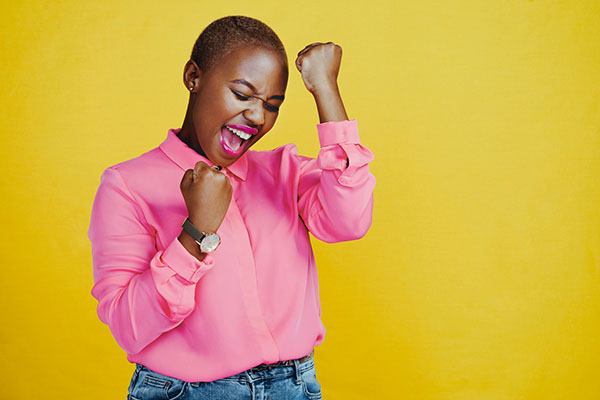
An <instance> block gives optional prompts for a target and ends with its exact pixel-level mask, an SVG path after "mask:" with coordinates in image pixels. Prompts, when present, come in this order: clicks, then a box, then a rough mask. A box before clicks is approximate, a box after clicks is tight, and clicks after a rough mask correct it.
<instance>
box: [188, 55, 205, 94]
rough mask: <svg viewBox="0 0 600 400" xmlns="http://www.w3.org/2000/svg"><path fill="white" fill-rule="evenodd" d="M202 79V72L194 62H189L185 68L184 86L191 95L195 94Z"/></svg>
mask: <svg viewBox="0 0 600 400" xmlns="http://www.w3.org/2000/svg"><path fill="white" fill-rule="evenodd" d="M201 79H202V71H200V68H199V67H198V65H197V64H196V63H195V62H194V61H193V60H191V59H190V60H188V62H187V63H185V66H184V67H183V84H184V85H185V87H186V89H187V90H188V92H190V93H195V92H196V91H197V90H198V87H199V85H200V80H201Z"/></svg>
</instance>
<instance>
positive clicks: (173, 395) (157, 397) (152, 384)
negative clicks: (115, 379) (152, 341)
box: [128, 367, 188, 400]
mask: <svg viewBox="0 0 600 400" xmlns="http://www.w3.org/2000/svg"><path fill="white" fill-rule="evenodd" d="M187 386H188V382H185V381H182V380H180V379H177V378H173V377H170V376H166V375H162V374H159V373H158V372H154V371H152V370H151V369H149V368H147V367H142V368H141V369H140V371H139V375H138V377H137V382H135V383H134V384H133V385H131V391H130V396H129V397H128V399H131V400H175V399H178V398H181V397H182V396H183V394H184V392H185V389H186V388H187Z"/></svg>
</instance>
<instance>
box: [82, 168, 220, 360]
mask: <svg viewBox="0 0 600 400" xmlns="http://www.w3.org/2000/svg"><path fill="white" fill-rule="evenodd" d="M88 236H89V238H90V241H91V243H92V259H93V272H94V287H93V288H92V292H91V294H92V296H94V298H96V299H97V300H98V316H99V317H100V320H101V321H102V322H104V323H106V324H107V325H108V326H109V327H110V330H111V332H112V334H113V336H114V337H115V339H116V341H117V343H118V344H119V346H121V347H122V348H123V349H124V350H125V351H127V352H128V353H130V354H135V353H138V352H139V351H141V350H142V349H143V348H144V347H146V346H147V345H148V344H150V343H151V342H152V341H154V340H155V339H156V338H157V337H159V336H160V335H161V334H162V333H164V332H167V331H169V330H171V329H173V328H175V327H176V326H178V325H179V324H181V322H182V321H183V320H184V319H185V318H186V317H187V316H188V315H189V314H190V313H191V312H192V311H193V309H194V307H195V298H194V297H195V288H196V283H197V282H198V280H199V279H200V278H201V277H202V275H204V273H206V272H207V271H208V270H209V269H211V268H212V266H213V264H214V260H213V259H212V258H211V257H210V255H208V256H206V257H205V259H204V261H202V262H200V261H199V260H197V259H196V258H195V257H194V256H192V255H191V254H189V252H188V251H187V250H186V249H185V248H184V247H183V245H182V244H181V243H180V242H179V240H177V238H174V239H173V240H172V242H171V243H169V244H168V245H166V248H165V249H162V250H157V245H156V239H155V230H154V229H153V228H152V227H151V226H150V225H149V224H148V223H147V222H146V219H145V217H144V215H143V213H142V210H141V208H140V206H139V205H138V203H137V202H136V199H135V197H134V195H133V194H132V193H131V192H130V191H129V189H128V187H127V184H126V183H125V181H124V180H123V177H122V176H121V174H120V173H119V171H118V170H117V169H116V168H114V167H111V168H108V169H106V170H105V171H104V173H103V175H102V179H101V183H100V187H99V188H98V191H97V193H96V197H95V200H94V205H93V208H92V214H91V222H90V227H89V230H88Z"/></svg>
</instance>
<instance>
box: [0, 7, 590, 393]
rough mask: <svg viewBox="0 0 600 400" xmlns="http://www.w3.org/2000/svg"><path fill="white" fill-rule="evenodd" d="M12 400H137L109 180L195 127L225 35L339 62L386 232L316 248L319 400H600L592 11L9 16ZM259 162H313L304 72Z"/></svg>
mask: <svg viewBox="0 0 600 400" xmlns="http://www.w3.org/2000/svg"><path fill="white" fill-rule="evenodd" d="M1 7H2V9H1V11H2V12H1V15H2V16H1V17H0V18H1V23H0V31H1V39H2V40H1V41H0V51H1V54H2V61H1V62H0V68H1V70H0V71H1V73H2V90H1V91H0V109H1V110H2V118H1V119H0V124H1V127H2V146H0V159H1V160H2V170H1V171H0V179H1V187H2V193H3V195H2V207H1V208H0V221H2V222H1V223H0V225H1V226H2V228H1V238H0V239H1V240H0V246H1V248H0V262H1V265H2V275H3V278H2V281H1V283H0V293H1V294H0V296H1V297H0V303H1V306H0V307H1V308H0V312H1V314H2V321H3V322H2V329H1V330H0V341H1V342H0V344H1V355H2V359H1V361H2V364H1V366H0V374H1V376H2V378H3V382H4V383H3V385H2V388H0V398H1V399H11V400H12V399H36V398H37V399H42V398H43V399H117V398H122V399H124V398H125V395H126V393H127V386H128V384H129V379H130V377H131V373H132V372H133V366H132V364H129V363H128V362H127V360H126V358H125V357H126V355H125V352H124V351H122V350H121V349H120V348H119V347H118V345H117V344H116V342H115V341H114V339H113V337H112V335H111V334H110V331H109V329H108V327H107V326H106V325H104V324H102V323H101V322H100V321H99V319H98V318H97V316H96V304H97V303H96V300H95V299H94V298H93V297H92V296H91V294H90V290H91V287H92V285H93V279H92V265H91V254H90V244H89V241H88V238H87V236H86V231H87V227H88V223H89V214H90V209H91V206H92V201H93V196H94V194H95V191H96V189H97V187H98V184H99V178H100V174H101V172H102V170H103V169H104V168H106V167H107V166H109V165H112V164H115V163H117V162H120V161H124V160H126V159H129V158H132V157H135V156H137V155H139V154H141V153H142V152H145V151H147V150H149V149H151V148H153V147H155V146H157V145H158V144H159V143H160V142H161V141H162V140H163V139H164V138H165V137H166V132H167V130H168V129H169V128H174V127H179V126H180V124H181V122H182V121H183V117H184V112H185V107H186V105H187V98H188V94H187V92H186V89H185V87H184V86H183V83H182V70H183V65H184V64H185V62H186V60H187V59H188V57H189V54H190V52H191V48H192V45H193V43H194V41H195V39H196V37H197V36H198V34H199V33H200V31H201V30H202V29H203V28H204V27H205V26H206V25H207V24H208V23H209V22H211V21H212V20H214V19H216V18H219V17H221V16H225V15H230V14H244V15H249V16H253V17H256V18H259V19H261V20H263V21H265V22H266V23H268V24H269V25H270V26H271V27H272V28H273V29H274V30H275V31H276V32H277V33H278V34H279V35H280V37H281V39H282V41H283V42H284V44H285V45H286V48H287V50H288V55H289V59H290V61H293V60H294V58H295V55H296V53H297V52H298V51H299V50H300V49H302V48H303V47H304V46H305V45H306V44H308V43H310V42H314V41H329V40H331V41H334V42H336V43H339V44H340V45H341V46H342V47H343V49H344V56H343V61H342V69H341V72H340V88H341V91H342V95H343V98H344V100H345V103H346V107H347V110H348V113H349V115H350V117H351V118H357V119H358V121H359V128H360V132H361V138H362V141H363V143H364V144H365V145H366V146H368V147H369V148H370V149H371V150H372V151H373V152H374V153H375V157H376V158H375V161H374V162H373V163H372V171H373V173H374V174H375V176H376V177H377V187H376V190H375V212H374V222H373V225H372V228H371V230H370V232H369V233H368V235H367V236H366V237H365V238H364V239H362V240H360V241H357V242H350V243H343V244H333V245H327V244H324V243H319V242H318V241H316V240H314V241H313V242H314V248H315V252H316V257H317V263H318V264H317V265H318V268H319V274H320V282H321V299H322V304H323V320H324V323H325V325H326V327H327V329H328V332H327V335H326V339H325V342H324V343H323V344H322V345H321V346H319V347H318V348H317V350H316V357H317V359H316V363H317V374H318V377H319V379H320V381H321V383H322V384H323V392H324V398H325V399H328V400H329V399H343V400H351V399H444V400H446V399H448V400H450V399H452V400H454V399H597V398H600V368H599V358H600V339H599V337H600V285H599V284H600V212H599V211H600V18H599V15H600V3H598V2H597V1H592V0H586V1H583V0H582V1H526V0H510V1H502V2H487V1H479V0H477V1H475V0H473V1H392V0H389V1H368V2H363V1H350V2H348V1H344V2H341V1H340V2H325V3H323V2H322V1H316V0H309V1H298V2H287V1H281V0H279V1H263V2H261V1H252V2H249V1H239V0H232V1H228V2H205V1H187V2H158V1H152V2H144V3H140V2H137V1H131V0H127V1H118V2H117V1H111V2H104V1H81V0H80V1H75V0H70V1H52V2H50V1H46V2H44V1H20V2H7V1H4V2H3V3H2V6H1ZM286 97H287V99H286V101H285V104H284V106H283V107H282V111H281V113H280V118H279V120H278V122H277V124H276V125H275V128H274V129H273V130H272V131H271V132H270V133H269V134H268V135H267V136H266V137H265V138H264V139H263V140H262V142H261V143H260V144H259V145H258V148H260V149H269V148H273V147H275V146H278V145H281V144H284V143H289V142H295V143H297V144H298V147H299V149H300V151H301V153H303V154H306V155H311V156H316V154H317V151H318V142H317V136H316V128H315V124H316V123H317V114H316V109H315V107H314V103H313V100H312V98H311V96H310V95H309V94H308V92H307V91H306V90H305V88H304V86H303V84H302V81H301V79H300V76H299V74H298V73H297V71H295V70H292V74H291V76H290V83H289V86H288V91H287V93H286Z"/></svg>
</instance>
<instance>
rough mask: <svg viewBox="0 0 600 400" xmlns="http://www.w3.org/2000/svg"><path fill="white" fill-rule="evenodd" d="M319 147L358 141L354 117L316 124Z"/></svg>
mask: <svg viewBox="0 0 600 400" xmlns="http://www.w3.org/2000/svg"><path fill="white" fill-rule="evenodd" d="M317 131H318V133H319V143H321V147H325V146H331V145H334V144H341V143H360V140H359V138H358V124H357V122H356V120H355V119H351V120H345V121H330V122H324V123H322V124H317Z"/></svg>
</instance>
